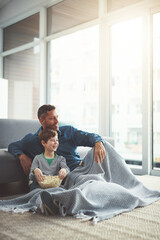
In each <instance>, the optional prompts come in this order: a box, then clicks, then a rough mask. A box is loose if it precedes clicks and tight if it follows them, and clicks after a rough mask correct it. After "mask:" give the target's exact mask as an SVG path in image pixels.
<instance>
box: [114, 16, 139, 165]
mask: <svg viewBox="0 0 160 240" xmlns="http://www.w3.org/2000/svg"><path fill="white" fill-rule="evenodd" d="M111 39H112V40H111V41H112V42H111V43H112V49H111V51H112V56H111V59H112V61H111V64H112V69H111V82H112V83H111V84H112V93H111V96H112V136H113V138H114V139H115V147H116V149H117V151H118V152H119V153H120V154H121V155H123V157H124V158H125V159H126V160H127V162H128V163H131V164H138V165H141V164H142V19H141V18H138V19H134V20H130V21H127V22H122V23H119V24H116V25H113V26H112V29H111Z"/></svg>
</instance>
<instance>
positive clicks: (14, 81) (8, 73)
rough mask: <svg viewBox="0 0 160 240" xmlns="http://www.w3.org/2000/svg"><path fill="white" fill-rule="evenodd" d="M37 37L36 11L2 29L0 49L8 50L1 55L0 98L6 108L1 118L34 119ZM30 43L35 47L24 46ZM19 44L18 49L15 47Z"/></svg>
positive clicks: (37, 79) (37, 102)
mask: <svg viewBox="0 0 160 240" xmlns="http://www.w3.org/2000/svg"><path fill="white" fill-rule="evenodd" d="M38 38H39V13H37V14H34V15H32V16H30V17H28V18H25V19H24V20H22V21H19V22H16V23H14V24H12V25H10V26H8V27H5V28H4V29H3V40H4V41H3V50H4V51H7V50H10V51H9V53H8V55H5V57H4V58H3V70H4V71H3V77H4V79H1V80H0V82H1V83H0V85H3V89H4V91H3V99H5V105H3V106H5V109H6V110H5V111H4V110H3V111H2V109H1V111H0V115H1V117H3V118H4V117H6V118H7V117H8V118H21V119H31V118H37V116H36V112H37V108H38V106H39V102H40V101H39V98H40V96H39V92H40V91H39V78H40V77H39V75H40V74H39V71H40V67H39V62H40V56H39V55H40V54H39V45H38V44H37V46H34V44H35V43H34V41H36V40H37V39H38ZM26 43H32V44H33V46H34V47H31V46H30V48H27V49H25V48H24V44H26ZM16 47H20V48H21V51H20V50H16V49H15V48H16Z"/></svg>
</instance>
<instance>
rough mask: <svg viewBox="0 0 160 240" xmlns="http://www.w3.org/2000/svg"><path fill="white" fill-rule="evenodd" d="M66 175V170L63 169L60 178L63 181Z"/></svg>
mask: <svg viewBox="0 0 160 240" xmlns="http://www.w3.org/2000/svg"><path fill="white" fill-rule="evenodd" d="M66 175H67V171H66V169H65V168H61V170H60V171H59V178H60V179H63V178H65V177H66Z"/></svg>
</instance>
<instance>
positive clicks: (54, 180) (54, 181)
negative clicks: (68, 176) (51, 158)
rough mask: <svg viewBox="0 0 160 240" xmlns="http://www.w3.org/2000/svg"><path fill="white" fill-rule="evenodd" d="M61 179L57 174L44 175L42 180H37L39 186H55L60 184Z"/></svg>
mask: <svg viewBox="0 0 160 240" xmlns="http://www.w3.org/2000/svg"><path fill="white" fill-rule="evenodd" d="M61 182H62V180H61V179H60V178H59V176H45V179H44V181H43V182H38V183H39V185H40V186H41V188H43V189H45V188H55V187H59V186H60V185H61Z"/></svg>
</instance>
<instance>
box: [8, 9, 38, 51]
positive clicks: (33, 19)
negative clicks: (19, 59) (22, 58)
mask: <svg viewBox="0 0 160 240" xmlns="http://www.w3.org/2000/svg"><path fill="white" fill-rule="evenodd" d="M37 38H39V13H37V14H35V15H33V16H30V17H28V18H26V19H24V20H22V21H20V22H17V23H15V24H13V25H10V26H9V27H6V28H4V41H3V42H4V46H3V50H4V51H6V50H9V49H11V48H15V47H18V46H20V45H23V44H25V43H29V42H32V41H36V39H37Z"/></svg>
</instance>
